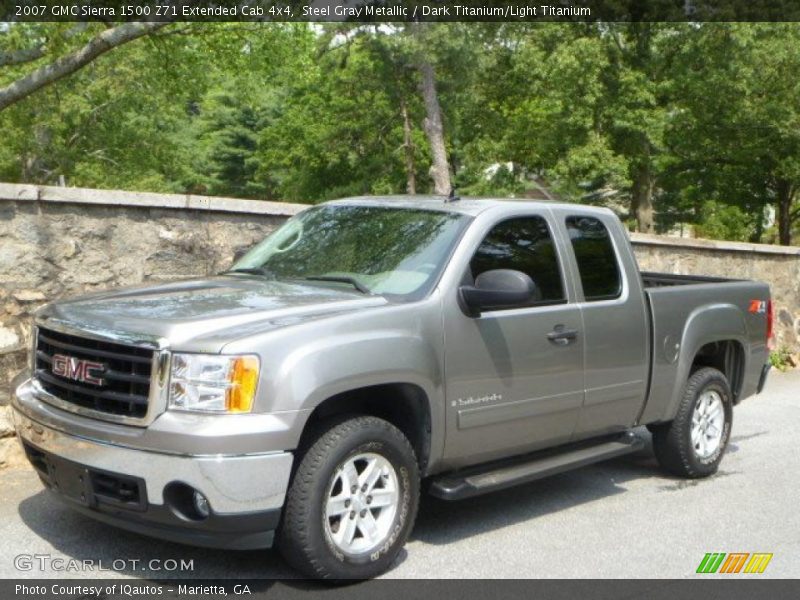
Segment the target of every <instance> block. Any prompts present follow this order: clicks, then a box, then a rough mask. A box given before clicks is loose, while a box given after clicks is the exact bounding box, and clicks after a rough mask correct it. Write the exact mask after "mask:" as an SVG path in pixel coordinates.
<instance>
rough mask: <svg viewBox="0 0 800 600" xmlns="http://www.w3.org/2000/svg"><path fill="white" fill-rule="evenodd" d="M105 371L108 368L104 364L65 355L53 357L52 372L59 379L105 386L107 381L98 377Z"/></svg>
mask: <svg viewBox="0 0 800 600" xmlns="http://www.w3.org/2000/svg"><path fill="white" fill-rule="evenodd" d="M105 370H106V366H105V365H104V364H103V363H99V362H94V361H92V360H83V359H80V358H75V357H74V356H66V355H64V354H54V355H53V366H52V371H53V373H55V374H56V375H58V376H59V377H66V378H67V379H73V380H75V381H80V382H81V383H91V384H92V385H105V384H106V380H105V379H103V378H102V377H99V376H98V373H102V372H103V371H105Z"/></svg>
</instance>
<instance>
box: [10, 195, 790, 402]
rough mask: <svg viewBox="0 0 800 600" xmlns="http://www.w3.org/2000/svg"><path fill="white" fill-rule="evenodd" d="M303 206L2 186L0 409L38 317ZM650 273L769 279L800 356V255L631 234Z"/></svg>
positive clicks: (200, 253)
mask: <svg viewBox="0 0 800 600" xmlns="http://www.w3.org/2000/svg"><path fill="white" fill-rule="evenodd" d="M303 208H304V206H303V205H293V204H283V203H274V202H260V201H254V200H237V199H230V198H208V197H201V196H184V195H163V194H143V193H133V192H120V191H104V190H82V189H76V188H52V187H35V186H26V185H8V184H0V404H2V403H3V402H4V401H5V400H7V397H8V392H9V390H8V382H9V381H10V379H11V378H12V377H13V376H14V375H15V374H16V373H17V372H18V371H20V370H21V369H22V368H24V365H25V361H26V349H27V348H28V346H29V331H30V325H29V323H30V318H29V317H30V314H31V313H32V312H33V311H34V310H36V308H38V307H39V306H41V305H42V304H43V303H44V302H46V301H49V300H53V299H56V298H61V297H65V296H70V295H75V294H80V293H81V292H85V291H91V290H96V289H101V288H106V287H114V286H121V285H129V284H136V283H141V282H147V281H159V280H167V279H173V278H177V277H190V276H202V275H207V274H211V273H216V272H218V271H221V270H223V269H225V268H226V267H228V266H229V265H230V262H231V259H232V257H233V255H234V253H235V252H236V251H238V250H240V249H244V248H247V247H249V246H251V245H252V244H253V243H255V242H256V241H258V240H260V239H261V238H263V237H264V235H265V234H266V233H268V232H269V231H271V230H273V229H274V228H275V227H276V226H277V225H279V224H280V223H281V222H283V220H285V219H286V218H287V217H288V216H290V215H292V214H295V213H297V212H298V211H299V210H302V209H303ZM632 239H633V242H634V248H635V251H636V254H637V257H638V259H639V262H640V264H641V267H642V268H643V269H645V270H653V271H667V272H676V273H696V274H710V275H721V276H726V277H745V278H753V279H762V280H765V281H768V282H770V283H771V284H772V286H773V295H774V297H775V303H776V307H777V309H778V312H777V315H778V322H777V325H778V335H779V337H780V340H781V342H782V343H785V344H787V345H790V346H792V347H793V348H796V347H797V345H798V335H799V334H800V330H799V329H798V326H799V325H800V319H798V317H800V306H798V303H800V298H799V296H800V289H799V286H800V248H778V247H774V246H763V245H754V244H734V243H729V242H707V241H703V240H680V239H674V238H663V237H657V236H642V235H638V234H633V235H632Z"/></svg>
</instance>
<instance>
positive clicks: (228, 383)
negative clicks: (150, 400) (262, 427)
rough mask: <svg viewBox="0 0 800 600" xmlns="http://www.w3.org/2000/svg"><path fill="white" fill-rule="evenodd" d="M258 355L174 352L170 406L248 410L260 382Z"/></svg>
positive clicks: (174, 407)
mask: <svg viewBox="0 0 800 600" xmlns="http://www.w3.org/2000/svg"><path fill="white" fill-rule="evenodd" d="M258 367H259V362H258V357H257V356H220V355H216V354H173V355H172V376H171V378H170V384H169V407H170V408H172V409H177V410H190V411H200V412H222V413H246V412H250V409H251V408H252V407H253V399H254V398H255V395H256V384H257V383H258Z"/></svg>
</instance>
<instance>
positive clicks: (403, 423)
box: [298, 381, 433, 473]
mask: <svg viewBox="0 0 800 600" xmlns="http://www.w3.org/2000/svg"><path fill="white" fill-rule="evenodd" d="M352 415H369V416H373V417H378V418H380V419H384V420H386V421H388V422H389V423H391V424H392V425H394V426H395V427H397V428H398V429H399V430H400V431H402V432H403V434H404V435H405V436H406V437H407V438H408V441H409V442H410V443H411V446H412V448H414V452H415V454H416V455H417V462H418V463H419V467H420V472H422V473H425V472H426V471H427V469H428V468H429V467H430V466H431V458H432V456H433V453H432V443H433V440H432V435H431V433H432V418H433V415H432V411H431V402H430V398H429V395H428V393H427V392H426V391H425V390H424V389H423V388H422V386H420V385H418V384H416V383H411V382H406V381H392V382H385V383H376V384H372V385H365V386H361V387H357V388H352V389H348V390H343V391H340V392H338V393H335V394H332V395H330V396H328V397H326V398H325V399H324V400H322V401H321V402H320V403H319V404H317V406H316V407H315V408H314V409H313V410H312V411H311V413H310V414H309V416H308V419H307V420H306V423H305V426H304V427H303V431H302V433H301V435H300V441H299V443H298V448H303V447H305V446H307V445H308V444H309V443H310V441H311V440H313V439H314V438H315V437H316V436H317V435H318V434H319V433H320V432H321V430H322V429H324V428H325V427H326V426H327V424H328V423H330V421H331V420H334V419H336V418H344V417H347V416H352Z"/></svg>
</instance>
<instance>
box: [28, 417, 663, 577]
mask: <svg viewBox="0 0 800 600" xmlns="http://www.w3.org/2000/svg"><path fill="white" fill-rule="evenodd" d="M642 435H643V436H644V437H645V438H646V439H647V442H648V443H647V445H646V446H645V448H643V449H642V450H640V451H639V452H637V453H634V454H630V455H628V456H624V457H621V458H618V459H615V460H611V461H608V462H605V463H600V464H597V465H594V466H589V467H584V468H582V469H579V470H577V471H572V472H568V473H563V474H561V475H556V476H553V477H550V478H547V479H543V480H540V481H536V482H533V483H530V484H527V485H523V486H519V487H515V488H511V489H509V490H506V491H501V492H496V493H493V494H489V495H486V496H479V497H477V498H472V499H469V500H463V501H460V502H445V501H442V500H438V499H436V498H433V497H431V496H428V495H427V494H423V496H422V502H421V505H420V511H419V516H418V519H417V524H416V527H415V529H414V532H413V533H412V535H411V540H412V541H414V540H417V541H421V542H424V543H429V544H447V543H450V542H453V541H457V540H461V539H465V538H469V537H470V536H475V535H480V534H483V533H487V532H490V531H493V530H495V529H500V528H505V527H508V526H512V525H514V524H517V523H521V522H524V521H529V520H532V519H536V518H537V517H540V516H542V515H546V514H549V513H555V512H558V511H562V510H566V509H568V508H570V507H573V506H578V505H580V504H583V503H587V502H592V501H594V500H598V499H601V498H603V497H607V496H612V495H616V494H621V493H624V492H625V491H626V489H625V487H624V484H625V483H626V482H629V481H631V480H640V479H647V478H654V477H657V478H660V479H661V478H663V479H665V480H666V481H669V480H670V478H669V477H668V476H666V475H665V474H664V473H663V471H661V470H660V469H659V468H658V466H657V463H656V461H655V459H654V457H653V453H652V448H651V446H650V443H649V435H648V434H647V433H646V432H643V433H642ZM18 511H19V515H20V517H21V518H22V520H23V521H24V523H25V524H26V525H27V526H28V527H29V528H30V529H31V530H32V531H33V532H34V533H35V534H36V535H38V536H39V537H40V538H42V539H44V540H46V541H47V542H48V543H49V544H51V545H52V546H53V547H54V548H55V550H57V551H58V552H60V553H62V554H63V555H66V556H68V557H71V558H75V559H77V560H79V561H82V560H93V561H95V562H102V564H103V565H108V566H110V565H111V564H112V563H113V561H115V560H116V559H125V560H126V561H131V560H138V561H139V563H138V564H137V565H136V566H135V567H134V566H126V568H124V569H121V570H119V572H120V573H122V574H125V575H129V576H134V577H138V578H149V579H158V578H170V579H181V578H203V579H206V578H207V579H227V578H236V579H243V580H244V579H267V580H272V579H281V580H285V579H293V578H296V577H297V574H296V573H295V572H294V571H292V570H291V569H290V568H289V567H288V566H287V565H286V564H285V563H284V562H283V561H282V560H281V558H280V556H279V555H278V553H277V552H275V551H272V550H262V551H231V550H215V549H207V548H197V547H193V546H185V545H182V544H176V543H171V542H167V541H162V540H155V539H152V538H149V537H145V536H141V535H138V534H136V533H131V532H127V531H124V530H120V529H116V528H114V527H111V526H108V525H105V524H103V523H99V522H96V521H93V520H92V519H90V518H88V517H85V516H83V515H80V514H78V513H75V512H73V511H71V510H70V509H69V508H68V507H66V506H64V505H62V504H61V503H60V502H59V501H57V500H56V499H55V498H53V497H52V496H51V495H50V493H49V492H47V491H45V490H44V489H42V490H41V491H39V492H38V493H36V494H34V495H32V496H29V497H27V498H25V499H24V500H22V501H21V502H20V503H19V506H18ZM406 557H407V554H406V552H405V551H404V552H403V553H402V554H401V557H400V559H399V560H398V564H400V563H401V562H403V561H404V560H405V559H406ZM153 559H158V560H161V561H164V560H166V559H185V560H193V561H194V562H193V564H194V569H193V570H191V571H183V572H172V571H171V572H164V571H159V570H156V569H153V568H149V567H148V563H149V561H151V560H153ZM43 574H44V575H46V576H47V575H49V576H52V575H60V574H58V573H53V572H46V573H43ZM69 575H70V576H79V575H78V574H74V573H72V574H69ZM101 576H102V574H101ZM389 576H390V577H391V574H389ZM266 583H267V582H266V581H265V584H266ZM286 583H287V584H288V585H290V586H292V587H294V586H298V587H300V588H302V587H305V586H311V587H314V586H315V585H316V584H314V583H313V582H304V581H303V580H295V581H294V582H291V583H289V582H286Z"/></svg>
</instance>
